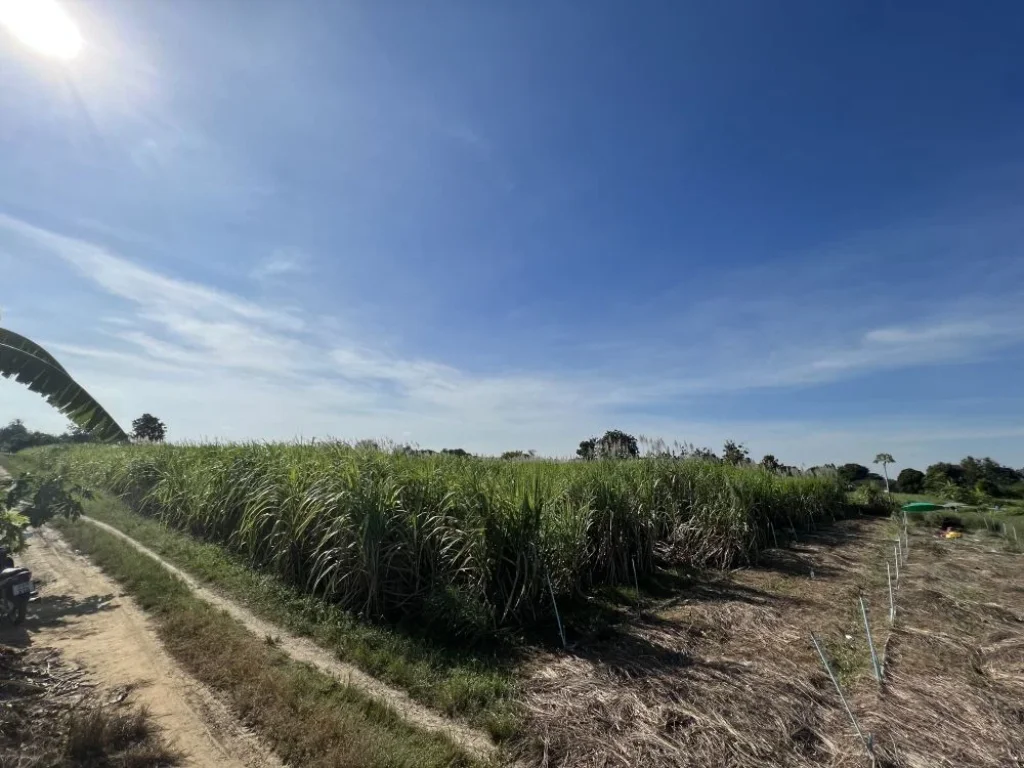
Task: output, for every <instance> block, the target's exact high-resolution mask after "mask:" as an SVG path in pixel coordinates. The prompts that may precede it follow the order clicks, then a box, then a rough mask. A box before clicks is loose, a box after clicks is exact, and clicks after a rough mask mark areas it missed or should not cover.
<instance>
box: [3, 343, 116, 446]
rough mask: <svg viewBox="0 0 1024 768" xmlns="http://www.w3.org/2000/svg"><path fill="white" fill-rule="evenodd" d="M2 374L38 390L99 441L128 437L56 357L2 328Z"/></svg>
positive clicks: (51, 403) (33, 389)
mask: <svg viewBox="0 0 1024 768" xmlns="http://www.w3.org/2000/svg"><path fill="white" fill-rule="evenodd" d="M0 376H6V377H7V378H12V379H14V380H15V381H17V382H18V383H20V384H24V385H25V386H27V387H28V388H29V389H30V390H32V391H33V392H37V393H39V394H40V395H42V396H43V397H45V398H46V399H47V401H48V402H49V403H50V405H52V406H53V407H54V408H56V409H57V410H58V411H60V412H61V413H63V414H64V415H65V416H67V417H68V418H69V419H70V420H71V421H73V422H74V423H75V424H77V425H78V426H80V427H81V428H82V429H84V430H85V431H87V432H89V433H90V434H91V435H93V436H94V437H95V438H96V439H98V440H104V441H123V440H127V439H128V436H127V435H126V434H125V433H124V430H122V429H121V427H120V426H119V425H118V423H117V422H116V421H114V419H113V417H112V416H111V415H110V414H109V413H107V412H106V411H105V410H104V409H103V406H101V405H100V404H99V403H98V402H96V400H95V399H94V398H93V397H92V395H90V394H89V393H88V392H86V391H85V389H84V388H83V387H82V386H80V385H79V384H78V382H76V381H75V380H74V379H73V378H71V375H70V374H69V373H68V372H67V371H66V370H64V367H63V366H62V365H61V364H60V363H58V362H57V360H56V359H55V358H54V357H53V355H51V354H50V353H49V352H47V351H46V350H45V349H43V348H42V347H40V346H39V345H38V344H36V343H35V342H34V341H31V340H30V339H27V338H25V337H24V336H21V335H20V334H17V333H15V332H14V331H9V330H7V329H5V328H0Z"/></svg>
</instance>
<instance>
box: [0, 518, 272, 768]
mask: <svg viewBox="0 0 1024 768" xmlns="http://www.w3.org/2000/svg"><path fill="white" fill-rule="evenodd" d="M18 560H19V564H23V565H24V566H25V567H27V568H30V569H31V570H32V576H33V579H35V580H36V581H37V582H38V583H39V585H40V589H39V591H40V598H39V599H38V600H36V601H35V602H33V603H32V604H31V606H30V608H29V616H28V619H27V620H26V621H25V623H24V624H23V625H22V626H20V627H14V628H6V627H5V628H4V629H3V631H2V632H0V642H6V643H10V644H12V645H44V646H50V647H54V648H57V649H59V650H60V651H61V653H62V654H63V655H64V657H65V658H67V659H69V660H72V661H74V662H76V663H78V664H80V665H81V666H82V667H84V668H85V669H86V670H88V673H89V678H90V680H91V681H92V682H95V683H97V684H98V685H99V686H100V689H101V690H105V691H110V692H112V694H114V695H115V699H120V698H123V697H126V696H127V697H130V700H131V701H133V702H134V703H136V704H139V705H142V706H144V707H146V708H147V709H148V710H149V711H150V713H151V714H152V716H153V718H154V721H155V722H156V723H157V724H158V725H159V726H160V727H161V728H162V729H163V731H164V734H165V737H166V739H167V741H168V742H169V744H170V745H171V746H172V747H173V748H175V749H177V750H180V751H181V752H182V753H184V755H185V760H184V765H186V766H191V768H220V767H221V766H224V767H226V768H280V766H281V762H280V761H279V760H278V759H277V758H276V757H275V756H274V755H273V753H272V752H271V751H270V750H269V749H268V748H267V747H265V746H264V745H263V744H262V743H261V742H260V741H259V739H258V738H257V737H256V736H255V735H254V734H253V733H251V732H250V731H248V730H246V729H245V728H244V727H243V726H242V725H241V724H240V723H239V722H238V721H237V720H236V719H235V717H234V715H233V714H232V713H231V711H230V709H229V708H228V707H227V706H226V705H225V704H224V703H223V702H222V701H221V700H220V699H218V698H217V697H216V696H215V695H214V694H213V693H212V692H211V691H210V690H209V689H208V688H206V687H205V686H204V685H202V684H201V683H199V682H198V681H196V680H195V679H193V678H192V677H191V676H189V675H188V674H187V673H185V672H184V671H183V670H182V669H181V668H180V667H179V666H178V665H177V664H176V663H175V661H174V660H173V659H172V658H171V657H170V655H169V654H168V653H167V652H166V651H165V650H164V648H163V645H162V644H161V642H160V640H159V638H158V637H157V635H156V632H155V631H154V629H153V628H152V626H151V625H150V621H149V619H148V618H147V616H146V614H145V613H144V612H143V611H142V610H141V609H140V608H139V607H138V606H136V605H135V603H134V601H132V600H131V599H130V598H128V597H127V596H124V595H122V594H121V591H120V588H119V586H118V585H117V584H116V583H115V582H113V581H112V580H111V579H109V578H108V577H107V576H106V575H104V574H103V573H102V572H101V571H100V570H99V568H97V567H96V566H95V565H93V564H92V563H91V562H89V560H88V559H86V558H84V557H82V556H79V555H76V554H75V553H74V552H73V551H72V550H71V548H70V547H69V546H68V544H67V543H66V542H65V541H64V540H63V539H62V538H61V537H60V535H59V534H58V533H57V532H56V531H54V530H52V529H47V528H42V529H37V530H35V531H34V532H33V533H32V534H31V536H30V538H29V543H28V547H27V548H26V550H25V551H24V552H23V553H21V554H20V555H19V556H18Z"/></svg>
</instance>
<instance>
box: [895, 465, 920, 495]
mask: <svg viewBox="0 0 1024 768" xmlns="http://www.w3.org/2000/svg"><path fill="white" fill-rule="evenodd" d="M896 488H897V490H899V492H900V493H920V492H921V491H923V490H924V472H922V471H921V470H919V469H912V468H910V467H907V468H906V469H901V470H900V474H899V477H897V478H896Z"/></svg>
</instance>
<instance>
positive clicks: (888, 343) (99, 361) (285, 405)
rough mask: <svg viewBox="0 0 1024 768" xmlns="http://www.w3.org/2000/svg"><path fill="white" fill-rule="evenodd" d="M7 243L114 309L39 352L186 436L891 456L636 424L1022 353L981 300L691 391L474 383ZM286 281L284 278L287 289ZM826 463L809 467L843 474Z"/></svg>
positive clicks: (574, 382)
mask: <svg viewBox="0 0 1024 768" xmlns="http://www.w3.org/2000/svg"><path fill="white" fill-rule="evenodd" d="M0 231H5V232H7V233H8V234H9V235H15V236H17V237H18V238H20V239H21V241H22V242H25V243H28V244H30V245H32V246H33V248H34V250H35V251H37V252H39V253H41V254H45V257H46V258H50V259H53V258H57V259H59V260H60V261H62V262H64V263H66V264H67V265H69V266H70V267H71V268H72V269H73V270H74V271H75V272H77V273H78V274H79V275H80V276H81V277H82V279H83V280H84V281H85V282H86V283H87V284H91V285H92V286H93V287H94V288H95V289H96V290H98V291H100V292H101V293H102V294H103V295H105V296H107V297H108V299H113V300H116V301H118V302H120V306H119V307H116V308H114V307H110V308H108V310H107V312H106V314H103V315H99V316H97V317H96V319H95V321H91V320H90V319H89V318H88V317H84V316H83V317H78V316H74V315H73V312H74V310H73V308H69V313H71V314H70V315H69V317H70V318H71V319H70V320H69V328H68V330H67V331H66V332H63V333H59V334H57V335H58V338H54V339H47V341H48V342H49V341H52V342H54V343H53V344H52V346H53V348H54V350H55V351H56V352H58V353H59V354H61V355H62V356H66V357H67V358H68V359H69V361H71V363H70V364H73V366H74V367H73V370H75V371H76V372H77V374H78V375H79V376H80V377H81V378H83V380H84V381H86V382H87V385H88V386H89V387H90V389H92V390H93V391H94V392H95V394H97V396H100V397H101V398H102V399H104V400H105V401H107V403H108V405H109V407H110V408H111V410H113V412H114V413H115V414H117V415H118V416H119V417H120V418H121V419H122V420H129V419H130V418H132V417H133V416H135V415H137V413H138V412H142V411H143V410H150V411H154V412H159V413H160V414H161V416H162V417H163V418H165V420H167V421H169V422H170V423H172V424H173V425H174V427H175V434H176V436H177V437H179V438H184V437H191V438H198V437H210V438H232V439H241V438H290V437H296V436H301V435H305V436H307V437H312V436H316V435H320V436H322V435H337V436H344V437H361V436H383V435H392V436H395V435H398V436H403V435H406V434H408V439H411V440H414V441H419V442H421V443H424V444H430V445H456V444H458V445H463V446H465V447H468V448H470V449H474V450H500V449H502V448H507V447H521V448H537V449H540V450H542V451H549V452H569V451H571V445H572V442H573V440H574V439H576V440H578V439H579V437H580V436H584V435H587V434H590V433H592V432H596V431H598V430H600V429H602V428H607V427H608V426H609V425H619V426H622V427H625V428H629V429H632V430H634V431H637V432H646V433H649V434H661V435H667V436H680V437H684V438H686V439H688V440H693V441H695V442H707V443H710V444H717V443H719V442H720V441H721V439H722V438H723V437H724V436H730V437H737V438H740V439H747V440H748V441H749V442H750V443H751V446H752V447H753V448H755V450H757V449H761V450H772V451H776V452H782V451H785V450H790V449H791V450H793V451H794V455H795V456H796V457H805V456H813V455H814V454H813V452H814V451H816V450H818V446H824V444H825V442H827V441H829V440H845V441H846V442H847V445H848V446H852V445H858V446H859V445H861V444H863V445H864V446H866V445H867V444H868V443H869V442H871V441H872V440H876V439H881V437H880V436H884V435H885V434H890V433H891V437H890V438H889V439H888V442H889V443H896V442H898V441H897V439H896V437H892V436H894V435H899V434H900V433H899V432H898V431H897V430H893V429H892V425H891V424H886V425H883V427H882V428H879V426H878V425H874V426H871V425H859V426H857V427H856V428H854V429H851V430H847V431H843V430H836V428H835V425H828V424H818V425H808V424H802V423H787V424H771V423H767V422H765V421H750V422H746V423H732V424H710V423H704V422H702V421H701V420H700V419H689V420H688V419H687V418H686V417H685V413H686V412H687V409H686V408H685V407H676V408H674V409H673V411H672V413H670V414H667V415H664V416H660V417H656V416H654V415H645V414H646V413H649V411H646V410H645V409H649V408H652V407H656V406H660V405H663V404H664V403H666V402H670V403H674V404H675V405H676V406H681V405H684V404H685V401H686V399H687V398H693V397H702V396H707V395H709V394H715V393H722V392H742V391H746V390H752V389H757V388H764V387H776V388H783V387H785V388H791V387H797V386H811V385H814V384H817V383H822V382H828V381H837V380H840V379H844V378H849V377H852V376H858V375H863V374H865V373H869V372H872V371H878V370H888V369H896V368H901V367H907V366H912V365H924V364H944V363H951V362H962V361H965V360H973V359H978V358H979V357H983V356H985V355H988V354H993V353H997V352H998V351H999V350H1001V349H1003V348H1005V347H1006V345H1008V344H1015V343H1018V342H1020V341H1022V340H1024V330H1021V329H1024V310H1020V309H1018V308H1017V305H1015V304H1013V303H1012V302H1003V303H998V302H989V303H988V305H987V308H986V309H985V311H984V312H982V311H980V310H979V308H978V306H976V305H974V304H970V303H963V304H961V305H960V306H958V308H957V309H956V311H955V312H954V311H953V310H951V309H949V308H947V307H946V306H943V307H942V308H941V311H940V312H938V313H935V314H933V315H930V316H927V317H922V318H921V319H919V320H917V321H915V322H913V323H900V324H888V323H876V324H872V325H868V326H866V327H864V328H862V329H860V330H856V329H854V328H846V329H842V330H843V332H842V333H840V334H837V335H836V336H830V335H828V334H824V335H817V334H813V333H810V332H808V333H807V334H804V336H785V335H782V336H776V337H767V338H764V339H759V338H756V333H757V330H756V327H755V328H754V330H753V331H751V330H749V329H748V330H747V331H746V333H747V334H748V336H746V337H744V336H742V335H736V336H730V337H724V338H726V339H727V342H728V343H726V344H724V345H723V348H724V349H725V351H724V352H722V351H721V350H719V351H717V352H716V351H715V350H713V349H704V350H701V351H700V354H702V355H703V358H702V359H700V360H698V362H699V363H700V364H701V365H702V366H703V367H704V370H703V372H702V374H701V375H700V376H693V375H692V374H690V375H687V373H686V372H687V368H686V367H685V366H684V363H687V364H688V366H689V368H690V369H691V370H692V368H693V367H694V366H693V359H690V360H687V359H686V356H687V355H690V354H692V353H693V350H692V349H691V348H683V349H682V350H677V349H673V348H672V347H671V346H667V347H661V348H658V349H657V350H656V352H657V354H655V355H651V356H650V359H647V360H645V352H647V351H649V350H643V349H641V350H640V351H639V352H637V351H634V352H633V353H632V354H628V353H627V352H628V350H627V351H621V354H619V353H614V354H611V355H609V352H608V350H607V349H605V350H603V351H602V353H601V355H598V357H601V358H609V357H610V358H611V359H612V361H613V362H614V363H615V365H614V366H611V365H596V366H591V367H590V368H588V369H587V370H583V369H582V368H581V369H579V370H574V371H567V370H565V369H564V368H561V367H559V366H557V365H554V364H552V365H549V366H547V367H544V368H540V369H538V368H534V369H533V370H516V369H512V368H507V369H504V370H497V371H490V372H480V371H471V370H466V369H462V368H459V367H457V366H455V365H452V364H450V363H446V362H443V361H440V360H436V359H431V358H430V357H429V356H426V355H423V356H409V355H404V354H401V353H400V352H396V351H394V350H393V348H392V347H391V346H388V345H384V344H380V343H377V342H376V340H375V339H373V338H372V337H370V336H367V335H365V333H363V334H361V333H360V332H359V331H358V329H351V328H345V329H343V330H339V328H338V327H335V326H332V327H331V328H330V331H329V332H328V331H324V330H320V329H321V328H322V327H323V326H322V324H320V323H319V322H314V321H313V319H312V318H311V317H307V316H306V315H305V314H304V313H302V312H299V311H287V310H282V309H278V308H275V307H273V306H268V305H265V304H262V303H258V302H255V301H252V300H250V299H247V298H245V297H243V296H240V295H237V294H234V293H230V292H227V291H224V290H221V289H218V288H214V287H210V286H206V285H202V284H199V283H196V282H193V281H188V280H182V279H178V278H175V277H171V276H169V275H167V274H163V273H161V272H158V271H156V270H153V269H149V268H146V267H144V266H142V265H140V264H139V263H136V262H133V261H131V260H129V259H127V258H125V257H124V256H122V255H120V254H117V253H114V252H111V251H109V250H106V249H104V248H102V247H99V246H97V245H95V244H93V243H90V242H87V241H83V240H80V239H75V238H70V237H67V236H64V235H60V234H57V233H54V232H51V231H48V230H44V229H41V228H39V227H36V226H33V225H30V224H27V223H25V222H23V221H20V220H18V219H14V218H12V217H9V216H3V215H0ZM281 269H282V268H280V267H279V268H277V272H278V274H287V273H288V269H283V271H281ZM274 271H275V270H271V273H273V272H274ZM111 320H114V321H116V322H111ZM751 333H753V334H754V336H755V338H750V337H749V334H751ZM627 414H631V415H627ZM809 429H813V430H814V435H813V438H812V437H810V436H809V435H808V433H807V430H809ZM868 429H875V430H876V433H875V435H868V434H867V432H866V430H868ZM950 429H951V434H957V435H959V438H957V439H961V440H968V439H971V435H977V434H987V435H989V436H990V437H992V436H993V435H995V437H994V438H992V439H1003V438H1004V437H1005V435H1006V434H1013V435H1015V434H1017V432H1018V431H1019V430H1020V429H1024V427H1020V426H1017V425H1012V424H1010V425H1001V426H1000V427H999V429H998V430H996V432H993V429H995V427H994V426H993V425H975V426H972V427H966V426H962V425H959V426H958V425H951V428H950ZM999 430H1002V431H999ZM1006 430H1009V432H1008V433H1007V432H1006ZM997 432H998V434H997ZM936 439H937V440H938V439H945V437H943V436H940V435H936ZM951 439H953V438H951ZM883 442H884V441H883ZM899 444H900V445H906V443H904V442H900V443H899ZM821 450H822V451H823V453H822V457H821V458H820V459H819V460H825V459H826V458H839V457H836V456H835V454H834V453H832V454H827V453H825V452H824V448H821ZM907 450H908V451H909V450H910V449H907ZM911 455H912V454H911ZM851 458H855V457H851ZM791 460H793V459H791ZM812 463H813V461H812Z"/></svg>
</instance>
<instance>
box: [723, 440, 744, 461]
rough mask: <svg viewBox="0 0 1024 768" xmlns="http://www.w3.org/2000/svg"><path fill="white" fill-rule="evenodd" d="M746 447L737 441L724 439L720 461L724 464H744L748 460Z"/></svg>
mask: <svg viewBox="0 0 1024 768" xmlns="http://www.w3.org/2000/svg"><path fill="white" fill-rule="evenodd" d="M747 454H748V451H747V447H746V446H745V445H743V444H742V443H737V442H735V441H733V440H726V441H725V445H724V446H723V447H722V461H724V462H725V463H726V464H732V465H734V466H739V465H740V464H746V463H748V462H749V461H750V459H748V458H747Z"/></svg>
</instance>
